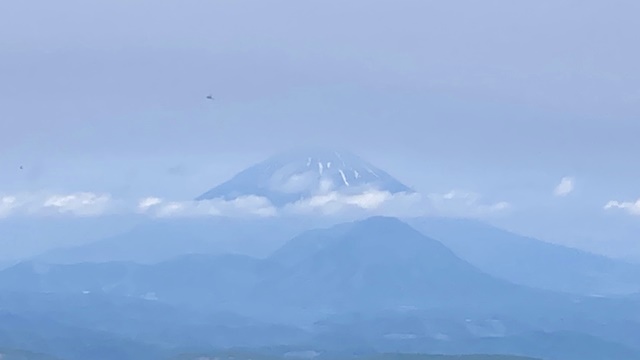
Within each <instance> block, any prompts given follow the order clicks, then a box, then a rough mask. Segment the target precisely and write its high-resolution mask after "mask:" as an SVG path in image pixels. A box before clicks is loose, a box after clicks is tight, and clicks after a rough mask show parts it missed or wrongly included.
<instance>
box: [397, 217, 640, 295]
mask: <svg viewBox="0 0 640 360" xmlns="http://www.w3.org/2000/svg"><path fill="white" fill-rule="evenodd" d="M406 221H407V222H408V223H409V224H410V225H411V226H413V227H414V228H416V229H417V230H419V231H420V232H422V233H423V234H425V235H427V236H430V237H432V238H434V239H437V240H438V241H441V242H442V243H443V244H445V245H446V246H447V247H448V248H450V249H451V250H452V251H453V252H454V253H456V255H458V256H460V257H461V258H463V259H464V260H466V261H468V262H470V263H471V264H473V265H475V266H477V267H478V268H479V269H481V270H482V271H484V272H486V273H488V274H491V275H493V276H496V277H499V278H502V279H506V280H508V281H510V282H513V283H517V284H523V285H526V286H530V287H535V288H541V289H547V290H553V291H561V292H569V293H575V294H583V295H608V296H611V295H625V294H631V293H634V292H638V291H640V265H636V264H631V263H626V262H624V261H621V260H615V259H611V258H608V257H605V256H601V255H596V254H592V253H588V252H585V251H581V250H578V249H573V248H569V247H565V246H561V245H556V244H552V243H548V242H544V241H541V240H537V239H533V238H530V237H526V236H521V235H517V234H514V233H511V232H508V231H505V230H502V229H499V228H496V227H493V226H491V225H488V224H485V223H482V222H480V221H476V220H469V219H447V218H418V219H409V220H406Z"/></svg>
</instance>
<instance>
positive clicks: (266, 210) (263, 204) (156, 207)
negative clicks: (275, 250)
mask: <svg viewBox="0 0 640 360" xmlns="http://www.w3.org/2000/svg"><path fill="white" fill-rule="evenodd" d="M149 204H151V205H149ZM141 205H147V206H146V207H145V212H147V213H148V214H149V215H151V216H155V217H195V216H247V215H249V216H261V217H266V216H275V215H277V213H278V211H277V209H276V208H275V207H274V206H273V205H272V204H271V202H269V200H267V199H266V198H263V197H260V196H243V197H240V198H237V199H234V200H223V199H212V200H202V201H162V200H160V199H158V198H146V199H143V200H141V201H140V203H139V205H138V208H140V207H141ZM147 210H148V211H147Z"/></svg>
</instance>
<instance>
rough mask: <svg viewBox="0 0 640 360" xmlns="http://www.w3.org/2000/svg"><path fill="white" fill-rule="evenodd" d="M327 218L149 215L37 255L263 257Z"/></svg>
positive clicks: (142, 259)
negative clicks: (108, 232) (105, 233)
mask: <svg viewBox="0 0 640 360" xmlns="http://www.w3.org/2000/svg"><path fill="white" fill-rule="evenodd" d="M318 224H323V220H322V219H312V218H306V219H297V220H296V221H292V220H291V219H287V218H268V219H263V218H251V219H243V218H227V217H206V218H177V219H174V218H169V219H149V220H146V221H144V222H142V223H140V224H138V225H136V226H135V227H133V228H132V229H130V230H128V231H125V232H122V233H120V234H117V235H113V236H110V237H107V238H104V239H101V240H99V241H94V242H91V243H89V244H85V245H81V246H73V247H65V248H59V249H54V250H50V251H47V252H45V253H43V254H41V255H39V256H37V257H34V260H36V261H38V262H45V263H54V264H73V263H80V262H112V261H133V262H139V263H157V262H161V261H164V260H168V259H171V258H174V257H178V256H181V255H188V254H225V253H241V254H246V255H251V256H258V257H263V256H267V255H268V254H269V253H271V252H273V251H274V250H275V249H277V248H278V247H280V246H282V245H283V244H284V243H285V242H286V241H287V240H289V239H290V238H292V237H293V236H295V235H297V234H299V233H300V232H303V231H305V230H307V229H309V228H312V227H314V226H317V225H318Z"/></svg>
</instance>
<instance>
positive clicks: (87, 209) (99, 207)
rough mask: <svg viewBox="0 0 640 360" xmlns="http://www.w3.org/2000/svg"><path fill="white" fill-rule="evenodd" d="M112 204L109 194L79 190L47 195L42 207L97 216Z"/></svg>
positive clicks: (79, 214)
mask: <svg viewBox="0 0 640 360" xmlns="http://www.w3.org/2000/svg"><path fill="white" fill-rule="evenodd" d="M112 205H113V202H112V198H111V195H109V194H95V193H91V192H79V193H73V194H66V195H52V196H49V197H47V198H46V199H45V200H44V202H43V204H42V207H43V208H45V209H54V210H55V211H57V212H59V213H62V214H64V213H70V214H73V215H77V216H98V215H103V214H105V213H106V212H107V211H109V210H110V207H111V206H112Z"/></svg>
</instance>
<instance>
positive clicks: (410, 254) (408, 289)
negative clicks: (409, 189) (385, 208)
mask: <svg viewBox="0 0 640 360" xmlns="http://www.w3.org/2000/svg"><path fill="white" fill-rule="evenodd" d="M270 260H271V261H273V262H277V263H280V264H282V265H283V266H285V267H286V271H285V273H284V274H283V275H282V276H280V277H278V278H277V279H275V280H273V281H268V282H267V283H266V284H265V286H266V291H265V293H264V294H262V296H264V297H265V298H269V294H266V292H270V293H271V294H277V298H278V303H279V304H280V305H283V304H287V306H295V304H297V305H300V306H302V305H304V306H307V307H308V306H309V305H310V304H313V303H315V304H317V305H318V306H329V307H331V308H338V309H340V310H345V309H360V310H362V309H364V308H376V309H381V308H397V307H417V308H424V307H434V306H436V307H437V306H454V305H459V306H464V305H465V304H466V305H469V304H474V303H475V304H476V305H477V303H479V302H495V299H499V298H502V297H504V296H506V295H510V296H514V295H516V294H517V293H518V292H519V291H520V289H519V288H518V287H517V286H514V285H511V284H508V283H507V282H504V281H501V280H498V279H495V278H492V277H491V276H488V275H486V274H484V273H482V272H481V271H479V270H478V269H476V268H475V267H473V266H472V265H470V264H468V263H466V262H465V261H463V260H462V259H460V258H458V257H457V256H456V255H454V253H453V252H451V251H450V250H449V249H447V248H446V247H445V246H444V245H442V244H441V243H440V242H438V241H435V240H433V239H430V238H428V237H426V236H424V235H423V234H421V233H420V232H418V231H416V230H415V229H413V228H411V227H410V226H409V225H407V224H406V223H403V222H402V221H400V220H398V219H396V218H389V217H379V216H376V217H371V218H368V219H365V220H361V221H356V222H352V223H346V224H341V225H338V226H335V227H332V228H330V229H327V230H324V231H320V232H318V231H313V232H310V233H307V234H303V235H302V236H300V237H297V238H294V239H293V240H291V241H290V242H289V243H287V244H286V245H285V246H284V247H282V248H281V249H280V250H278V251H277V252H275V253H274V254H273V255H272V256H271V257H270ZM272 297H273V295H272Z"/></svg>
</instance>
